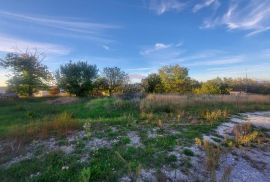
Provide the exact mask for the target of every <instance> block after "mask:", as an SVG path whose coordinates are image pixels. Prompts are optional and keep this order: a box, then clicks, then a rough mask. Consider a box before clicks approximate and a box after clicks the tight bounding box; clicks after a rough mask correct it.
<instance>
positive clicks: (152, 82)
mask: <svg viewBox="0 0 270 182" xmlns="http://www.w3.org/2000/svg"><path fill="white" fill-rule="evenodd" d="M142 85H143V88H144V91H145V92H147V93H162V92H163V86H162V83H161V78H160V76H159V75H158V74H156V73H152V74H150V75H148V76H147V77H146V78H144V79H143V80H142Z"/></svg>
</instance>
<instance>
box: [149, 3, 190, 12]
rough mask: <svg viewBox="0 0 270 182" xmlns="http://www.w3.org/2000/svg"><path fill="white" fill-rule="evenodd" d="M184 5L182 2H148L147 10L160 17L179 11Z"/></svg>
mask: <svg viewBox="0 0 270 182" xmlns="http://www.w3.org/2000/svg"><path fill="white" fill-rule="evenodd" d="M186 4H187V3H186V2H184V1H183V0H150V3H149V9H150V10H153V11H155V12H156V13H157V14H158V15H161V14H163V13H166V12H168V11H177V12H178V11H181V10H183V9H184V8H185V6H186Z"/></svg>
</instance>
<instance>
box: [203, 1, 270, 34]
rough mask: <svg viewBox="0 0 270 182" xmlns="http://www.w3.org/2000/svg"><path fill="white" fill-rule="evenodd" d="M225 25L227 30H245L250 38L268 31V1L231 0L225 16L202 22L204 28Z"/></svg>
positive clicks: (269, 19)
mask: <svg viewBox="0 0 270 182" xmlns="http://www.w3.org/2000/svg"><path fill="white" fill-rule="evenodd" d="M219 25H225V26H226V27H227V28H228V30H246V31H248V32H249V33H248V34H247V36H252V35H255V34H258V33H261V32H265V31H268V30H270V2H269V0H231V1H230V5H229V7H228V9H227V10H226V12H225V14H223V15H219V16H217V17H213V18H211V19H208V20H206V21H205V22H204V28H211V27H215V26H219Z"/></svg>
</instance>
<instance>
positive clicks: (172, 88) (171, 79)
mask: <svg viewBox="0 0 270 182" xmlns="http://www.w3.org/2000/svg"><path fill="white" fill-rule="evenodd" d="M159 76H160V79H161V83H162V85H163V87H164V91H165V92H170V93H181V94H183V93H186V92H189V91H190V90H191V85H190V84H191V82H190V77H189V76H188V69H187V68H185V67H181V66H179V65H170V66H163V67H162V68H160V69H159Z"/></svg>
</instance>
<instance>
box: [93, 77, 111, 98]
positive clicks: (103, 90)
mask: <svg viewBox="0 0 270 182" xmlns="http://www.w3.org/2000/svg"><path fill="white" fill-rule="evenodd" d="M108 89H109V84H108V82H107V80H106V78H104V77H98V78H97V79H96V80H95V82H94V91H93V94H94V95H96V96H101V95H104V94H107V93H108Z"/></svg>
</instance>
